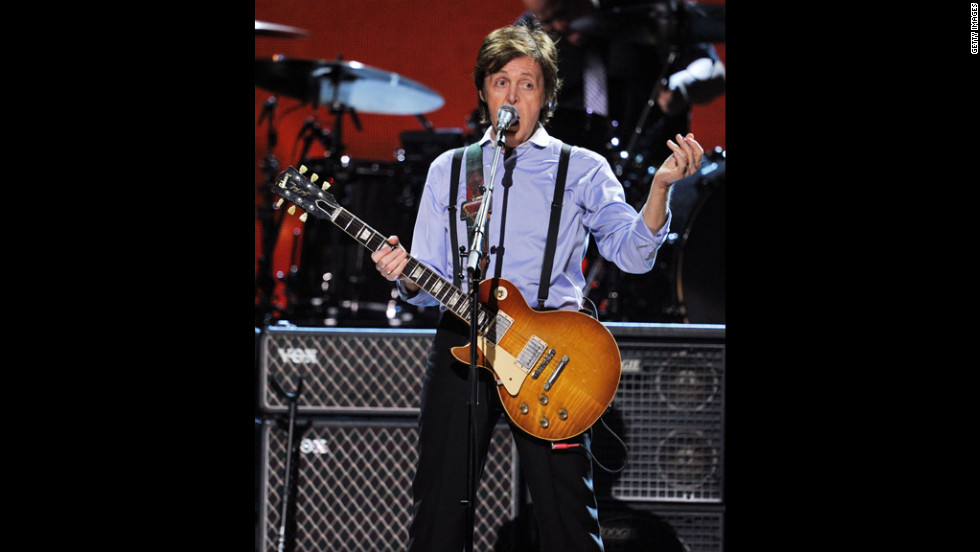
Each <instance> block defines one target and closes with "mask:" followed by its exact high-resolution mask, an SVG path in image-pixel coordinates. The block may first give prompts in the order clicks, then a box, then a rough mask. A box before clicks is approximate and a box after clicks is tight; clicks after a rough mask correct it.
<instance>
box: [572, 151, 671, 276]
mask: <svg viewBox="0 0 980 552" xmlns="http://www.w3.org/2000/svg"><path fill="white" fill-rule="evenodd" d="M587 159H588V161H589V163H588V164H587V166H586V170H585V171H584V172H583V173H582V176H581V179H582V180H581V181H580V182H579V187H580V189H581V197H580V201H581V202H582V205H583V207H584V209H585V218H584V222H585V224H586V225H587V226H588V227H589V228H590V229H591V231H592V235H593V237H594V238H595V240H596V247H597V248H598V250H599V254H600V255H602V257H603V258H605V259H607V260H609V261H611V262H612V263H614V264H615V265H616V266H618V267H619V268H620V269H622V270H623V271H624V272H627V273H632V274H642V273H645V272H649V271H650V270H652V269H653V266H654V263H655V262H656V258H657V251H659V249H660V246H662V245H663V243H664V242H665V241H666V239H667V234H668V233H669V232H670V223H671V220H672V218H673V217H672V213H671V211H670V208H669V207H668V209H667V220H666V222H664V225H663V226H662V227H661V228H659V229H658V230H657V231H656V232H654V231H652V230H650V228H649V227H647V225H646V223H645V222H644V221H643V215H642V213H640V212H638V211H637V210H636V208H634V207H633V206H632V205H630V204H629V203H627V202H626V193H625V192H624V190H623V185H622V184H621V183H620V182H619V180H617V179H616V176H615V175H614V174H613V172H612V168H611V167H610V166H609V163H608V162H606V160H605V159H602V158H595V159H593V158H591V157H589V158H587ZM589 165H591V166H589Z"/></svg>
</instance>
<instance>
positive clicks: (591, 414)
mask: <svg viewBox="0 0 980 552" xmlns="http://www.w3.org/2000/svg"><path fill="white" fill-rule="evenodd" d="M305 172H306V169H305V167H303V168H301V169H300V170H297V169H295V168H293V167H289V168H288V169H286V170H285V171H283V172H282V173H280V174H279V176H278V177H277V178H276V181H275V182H274V183H273V185H272V188H273V191H274V192H275V193H276V195H278V196H280V197H282V198H284V199H285V200H288V201H290V202H292V203H294V204H295V205H296V206H298V207H299V208H301V209H302V210H303V211H305V213H311V214H312V215H313V216H315V217H317V218H321V219H327V220H330V221H331V222H333V223H334V224H335V225H337V226H338V227H340V228H341V229H343V230H344V232H346V233H347V234H349V235H350V236H351V237H353V238H354V239H355V240H357V241H358V242H360V243H361V245H363V246H365V247H366V248H368V249H369V250H371V251H377V250H378V249H380V248H382V247H384V246H386V245H388V240H387V237H385V236H383V235H382V234H380V233H378V232H377V231H375V230H374V229H373V228H371V227H370V226H368V225H367V224H365V223H364V222H362V221H361V220H360V219H358V218H357V217H355V216H354V215H353V214H351V213H350V212H349V211H347V210H346V209H344V208H343V207H341V206H340V205H339V204H338V203H337V201H336V200H335V199H334V198H333V196H332V195H331V194H329V193H327V191H326V189H327V187H328V186H326V185H325V186H323V188H321V187H319V186H317V185H316V184H315V183H314V182H315V181H316V180H317V176H316V175H312V176H311V177H310V178H307V177H306V176H305ZM305 213H304V216H305ZM402 274H403V275H404V276H405V277H407V278H408V279H409V280H411V281H412V282H415V283H416V284H418V285H419V286H420V287H421V288H422V289H423V290H424V291H426V292H427V293H429V294H430V295H432V297H434V298H435V299H437V300H438V301H439V302H440V303H441V304H443V305H444V306H445V307H446V308H448V309H449V310H450V311H452V313H453V314H455V315H456V316H458V317H459V318H460V319H462V320H463V321H465V322H467V323H470V320H471V316H472V312H471V310H470V309H471V305H470V303H471V297H470V296H469V295H468V294H466V293H465V292H464V291H463V290H461V289H460V288H459V287H457V286H455V285H453V283H452V282H451V281H449V280H446V279H445V278H443V277H442V276H440V275H439V274H437V273H436V272H434V271H433V270H432V269H430V268H428V267H427V266H425V265H424V264H422V263H421V262H419V261H418V260H416V259H415V258H413V257H411V256H410V257H409V260H408V265H407V266H406V267H405V270H403V271H402ZM478 302H479V306H478V311H477V318H476V320H477V349H478V353H477V364H478V365H479V366H480V367H481V368H484V369H487V370H490V371H491V372H492V373H493V374H494V376H495V377H496V380H497V392H498V394H499V395H500V400H501V402H502V403H503V406H504V410H505V411H506V412H507V415H508V416H509V417H510V419H511V420H513V422H514V424H516V425H517V426H518V427H520V428H521V429H522V430H524V431H525V432H527V433H529V434H531V435H533V436H535V437H539V438H541V439H546V440H549V441H559V440H563V439H569V438H571V437H575V436H576V435H579V434H580V433H582V432H584V431H585V430H587V429H588V428H589V427H591V426H592V424H594V423H595V422H596V420H598V419H599V417H600V416H602V415H603V413H605V411H606V409H607V408H608V407H609V404H610V403H611V402H612V400H613V397H614V396H615V394H616V389H617V388H618V387H619V377H620V372H621V371H622V363H621V360H620V356H619V347H618V346H617V344H616V340H615V339H614V338H613V336H612V334H611V333H609V330H608V329H606V327H605V326H603V325H602V324H601V323H600V322H599V321H598V320H596V319H595V318H592V317H590V316H588V315H586V314H583V313H580V312H577V311H568V310H555V311H535V310H533V309H532V308H530V307H529V306H528V304H527V302H526V301H525V300H524V297H523V296H522V295H521V292H520V291H519V290H518V289H517V288H516V287H515V286H514V284H512V283H511V282H509V281H507V280H504V279H501V278H490V279H486V280H483V281H482V282H480V285H479V293H478ZM452 353H453V356H455V357H456V358H457V359H459V361H460V362H463V363H466V364H469V363H470V358H471V355H470V353H471V350H470V345H469V344H467V345H465V346H462V347H455V348H453V350H452Z"/></svg>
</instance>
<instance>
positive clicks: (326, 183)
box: [320, 181, 330, 192]
mask: <svg viewBox="0 0 980 552" xmlns="http://www.w3.org/2000/svg"><path fill="white" fill-rule="evenodd" d="M320 189H321V190H323V191H324V192H325V191H327V190H329V189H330V183H329V182H327V181H323V186H320Z"/></svg>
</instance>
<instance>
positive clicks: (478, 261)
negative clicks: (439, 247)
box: [463, 131, 504, 552]
mask: <svg viewBox="0 0 980 552" xmlns="http://www.w3.org/2000/svg"><path fill="white" fill-rule="evenodd" d="M503 143H504V137H503V132H500V131H498V132H497V139H496V142H495V143H494V146H493V165H491V168H490V180H489V184H485V185H484V187H483V198H482V199H481V200H480V209H479V211H477V214H476V220H475V221H474V223H473V227H474V228H473V242H472V243H471V244H470V251H469V260H468V262H467V273H468V274H469V293H470V371H469V386H470V420H469V435H468V438H467V455H468V461H467V463H466V465H467V467H466V469H467V472H466V483H467V485H466V498H465V499H464V500H463V503H464V504H463V505H464V506H465V508H466V526H467V528H468V529H469V537H468V538H467V540H466V548H465V550H466V551H467V552H472V550H473V531H474V527H475V521H476V502H475V501H476V496H475V495H476V474H477V471H478V469H477V462H478V459H477V457H476V423H477V420H476V406H477V404H479V393H478V392H477V371H478V370H477V368H478V366H477V356H478V355H477V353H478V351H479V348H478V346H477V339H478V333H479V332H477V327H476V326H477V322H478V320H479V312H480V301H479V299H480V292H479V281H480V278H481V277H482V276H483V274H482V267H483V266H486V262H489V260H488V253H486V252H484V251H483V236H484V235H485V234H486V226H487V215H488V213H489V212H490V204H491V197H492V195H493V181H494V178H496V174H497V160H498V159H499V158H500V148H501V146H502V145H503ZM484 261H486V262H484Z"/></svg>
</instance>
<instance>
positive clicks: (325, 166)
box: [255, 2, 724, 326]
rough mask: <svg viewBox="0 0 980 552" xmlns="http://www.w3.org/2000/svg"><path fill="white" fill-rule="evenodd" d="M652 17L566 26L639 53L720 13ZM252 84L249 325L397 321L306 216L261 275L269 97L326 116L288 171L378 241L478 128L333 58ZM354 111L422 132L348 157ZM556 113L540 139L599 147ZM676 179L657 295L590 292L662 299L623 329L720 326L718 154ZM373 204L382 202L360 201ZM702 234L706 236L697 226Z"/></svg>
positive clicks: (720, 29) (611, 16)
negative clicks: (255, 245) (312, 178)
mask: <svg viewBox="0 0 980 552" xmlns="http://www.w3.org/2000/svg"><path fill="white" fill-rule="evenodd" d="M672 3H673V2H671V4H672ZM660 9H662V8H659V7H657V8H651V7H649V6H635V7H630V8H622V9H620V8H616V9H613V10H606V11H603V12H599V13H597V14H594V15H592V16H588V17H585V18H582V19H579V20H576V21H574V22H572V26H573V28H578V29H579V30H580V31H582V32H586V33H591V34H595V35H597V36H620V37H626V38H628V39H629V40H633V41H636V42H638V43H644V44H661V43H663V42H664V41H668V42H671V41H675V40H692V39H695V38H697V39H699V40H706V41H711V42H720V41H722V40H724V23H723V20H724V12H723V10H724V7H723V6H722V7H720V10H721V12H720V13H719V12H718V9H717V8H715V7H714V6H709V5H700V9H694V8H688V9H685V10H679V11H678V10H675V11H672V12H671V15H672V16H676V15H677V14H683V16H684V17H685V21H684V24H683V25H680V26H678V25H675V24H668V25H664V24H663V22H664V21H665V20H672V19H671V18H668V17H665V16H664V14H663V13H661V12H659V11H657V10H660ZM644 22H646V23H644ZM678 29H682V30H683V32H678ZM255 35H256V36H267V37H277V38H287V39H294V38H305V37H309V36H311V33H310V32H309V31H307V30H305V29H300V28H297V27H291V26H287V25H280V24H276V23H269V22H263V21H258V20H256V21H255ZM255 85H256V87H258V88H260V89H262V90H264V91H268V92H271V93H272V95H271V96H270V97H269V99H268V100H266V102H265V103H264V106H263V109H262V113H261V114H260V116H259V120H258V124H259V126H261V125H263V124H266V125H267V135H266V141H267V155H266V157H265V158H264V159H263V160H262V161H261V162H260V166H261V168H262V171H263V174H264V178H265V182H264V183H263V185H262V186H260V188H259V189H260V193H261V194H262V195H263V202H262V204H261V205H259V206H258V208H257V219H258V220H259V221H260V222H261V228H262V232H261V235H262V240H261V246H260V251H258V252H257V253H258V271H257V276H256V288H255V289H256V325H257V326H265V325H268V324H270V323H275V322H276V321H277V320H282V319H285V320H289V321H290V322H292V323H294V324H297V325H304V326H307V325H309V326H319V325H332V324H337V325H355V326H357V325H360V326H377V325H395V324H401V323H400V322H398V320H399V319H398V317H394V316H393V314H392V313H393V311H398V310H404V309H405V306H404V305H398V304H397V302H396V301H395V298H394V296H393V290H392V289H391V286H390V284H389V283H388V282H387V281H384V280H383V279H382V278H378V277H376V275H374V274H373V273H372V271H371V267H370V258H369V257H368V256H367V255H366V252H365V251H364V250H363V248H362V247H361V246H360V244H358V243H356V242H354V241H353V240H351V239H350V238H349V237H348V236H346V235H343V234H342V232H341V231H340V230H339V229H338V228H336V227H334V226H333V225H332V224H331V223H329V222H328V221H323V220H319V219H316V218H314V217H311V218H309V219H307V220H306V222H305V223H303V227H302V231H301V232H300V231H295V230H294V232H293V244H292V252H291V261H290V269H289V272H288V274H283V273H282V272H279V273H277V274H275V275H274V274H273V272H274V270H273V255H274V253H275V249H276V247H277V243H278V242H279V239H280V233H281V230H282V228H283V222H284V220H285V219H286V217H287V213H286V211H287V209H285V208H280V205H279V202H278V201H277V200H278V198H276V197H275V196H274V195H273V194H272V192H271V191H270V188H269V186H270V185H271V183H272V182H273V181H274V179H275V178H276V176H277V175H278V174H279V173H280V172H281V171H282V170H283V169H285V167H282V166H280V163H279V161H278V160H277V159H276V156H275V155H274V150H275V149H276V147H277V142H278V136H277V130H276V113H275V112H276V109H277V107H278V100H279V98H280V97H287V98H291V99H294V100H299V101H300V103H301V105H300V107H305V106H309V107H310V108H311V109H312V110H313V112H314V115H315V114H316V112H317V111H318V110H320V109H321V108H323V109H326V110H327V111H328V112H329V113H330V114H331V115H332V117H333V122H332V126H330V128H324V127H323V126H321V125H320V123H319V122H318V120H317V119H316V117H315V116H310V117H309V118H307V119H306V122H305V123H304V124H303V126H302V129H301V130H300V135H299V136H298V137H297V144H299V143H300V142H301V143H302V151H301V153H300V155H299V161H298V162H299V164H304V165H306V166H307V167H308V168H310V169H311V171H312V172H313V173H315V174H317V175H318V176H319V177H320V178H322V179H325V180H326V179H329V180H330V181H331V182H333V185H332V187H331V189H330V192H331V193H332V194H333V195H334V196H336V199H337V200H338V202H340V203H341V204H342V205H345V206H347V208H348V209H349V210H350V211H351V212H352V213H355V214H358V213H360V214H362V215H364V216H365V220H366V221H368V220H379V221H384V225H385V227H384V228H383V229H382V228H379V230H381V231H382V232H383V233H386V234H399V235H408V236H410V235H411V232H412V228H413V226H414V217H415V210H416V208H415V202H416V201H417V200H418V196H419V195H420V194H421V187H422V185H423V184H424V180H425V175H426V173H427V170H428V165H429V163H431V161H432V160H433V159H435V157H436V156H437V155H438V154H440V153H442V152H443V151H446V150H448V149H450V148H453V147H458V146H463V145H466V144H468V143H471V142H472V141H475V139H477V138H478V137H479V136H480V135H481V134H482V130H483V129H482V128H475V127H476V124H475V123H473V121H470V122H469V124H470V130H471V131H472V133H470V134H468V135H465V136H464V135H463V133H462V131H461V130H458V129H451V130H449V131H445V130H440V131H437V130H435V129H434V128H433V127H432V125H431V124H429V122H428V121H427V120H426V119H425V117H424V114H426V113H430V112H432V111H435V110H437V109H439V108H440V107H442V106H443V105H444V103H445V101H444V99H443V97H442V96H441V95H440V94H439V93H438V92H436V91H435V90H432V89H431V88H429V87H427V86H425V85H424V84H422V83H419V82H416V81H414V80H411V79H409V78H406V77H404V76H402V75H399V74H398V73H395V72H392V71H387V70H384V69H379V68H376V67H371V66H368V65H365V64H363V63H360V62H358V61H353V60H344V59H342V58H340V57H338V58H337V59H335V60H323V59H316V60H312V59H293V58H289V57H286V56H283V55H275V56H271V57H268V58H257V59H256V60H255ZM359 113H365V114H367V113H370V114H381V115H410V116H414V117H416V118H417V119H418V120H419V121H420V122H421V123H422V124H423V126H424V127H425V130H423V131H405V132H402V133H401V136H400V137H401V140H402V148H400V149H399V156H398V157H397V158H396V160H393V161H377V160H356V159H351V158H350V156H348V155H347V152H346V145H345V144H344V122H345V119H349V120H350V121H351V122H353V124H354V125H355V126H356V127H357V129H358V130H360V129H361V128H362V127H361V122H360V119H359V117H358V114H359ZM566 115H568V116H566V117H561V118H557V119H556V122H555V124H554V126H553V127H549V132H551V133H552V135H554V136H556V137H558V138H561V139H563V140H565V141H568V142H570V143H573V144H576V145H581V146H583V147H588V148H590V149H593V150H595V151H599V152H600V153H602V152H603V150H604V149H605V150H608V149H610V148H609V146H608V143H607V140H608V138H609V136H607V135H606V134H604V133H605V132H606V130H607V127H605V126H603V122H602V121H599V120H598V118H596V117H588V116H586V118H585V119H582V118H575V117H574V116H572V115H573V114H566ZM583 116H584V115H583ZM593 125H594V126H595V128H592V126H593ZM314 143H317V144H319V145H320V146H322V149H323V150H324V153H323V155H322V156H308V154H309V151H310V148H311V147H312V145H313V144H314ZM630 147H631V148H632V147H635V145H634V144H630ZM641 147H642V146H641ZM685 180H686V182H685V181H681V182H679V183H678V184H677V185H675V191H674V198H675V199H674V213H675V219H674V220H675V222H674V228H676V229H677V231H676V232H675V233H674V234H672V236H671V239H670V242H669V243H668V245H667V247H666V248H665V249H666V251H664V252H665V253H669V254H668V255H664V254H663V253H662V254H661V257H665V256H666V257H669V259H668V261H667V262H666V263H665V262H663V261H661V262H660V263H658V267H657V268H656V269H655V272H658V273H660V274H661V275H662V278H661V279H663V280H664V282H665V283H664V286H665V289H661V290H659V291H657V290H651V289H645V290H642V289H637V290H630V289H627V287H628V286H627V287H624V288H623V289H620V290H617V289H615V288H616V286H617V285H619V283H618V282H615V281H613V282H611V283H610V282H605V283H606V284H607V285H605V286H603V287H604V288H608V289H603V290H602V292H603V293H608V294H610V297H602V298H599V299H600V300H602V301H606V300H608V299H613V297H611V296H613V295H616V296H618V300H621V301H624V302H632V303H634V304H639V303H638V302H637V301H633V300H632V299H631V298H630V297H629V295H630V294H631V293H633V292H635V293H636V295H637V296H645V295H650V294H651V293H657V294H660V295H666V296H669V298H668V299H667V300H666V301H665V302H662V304H659V305H647V306H646V307H644V308H649V309H651V310H653V311H659V312H650V313H649V316H648V317H646V318H643V317H640V318H639V319H635V320H633V321H640V322H646V321H650V322H692V323H722V324H723V323H724V279H723V274H724V242H723V236H724V232H723V229H724V193H723V192H724V186H723V183H724V153H723V152H720V151H715V152H714V153H712V154H706V163H705V168H703V169H702V171H701V172H700V173H699V174H697V175H694V176H693V177H689V178H688V179H685ZM379 197H383V198H385V200H384V201H382V202H378V203H380V204H370V205H369V204H368V203H369V200H373V199H377V198H379ZM368 215H369V216H370V218H367V217H368ZM706 225H708V228H704V227H705V226H706ZM719 237H720V238H721V240H719V239H718V238H719ZM719 263H720V266H719ZM601 269H602V267H601V266H597V267H593V268H592V270H591V271H590V273H588V274H587V281H588V282H589V283H590V284H591V285H590V286H589V287H587V289H586V290H585V293H586V296H587V297H588V296H589V291H590V288H591V289H592V290H598V288H599V286H597V285H596V283H597V282H598V281H599V280H600V279H602V278H603V275H602V274H600V272H601ZM606 272H612V271H608V270H607V271H606ZM719 278H720V279H719ZM279 284H282V285H283V286H284V288H285V298H286V301H285V307H282V306H281V304H282V303H281V300H280V299H279V297H280V296H279V292H278V291H277V289H278V286H279ZM666 288H672V289H666ZM590 299H596V297H595V296H593V297H590ZM640 303H642V302H640ZM664 305H666V306H664ZM436 314H437V313H428V314H427V315H428V316H430V317H434V316H436ZM420 315H422V316H420ZM413 316H414V317H415V321H416V322H417V323H421V324H433V323H434V322H435V319H434V318H428V319H427V318H426V317H425V316H426V315H425V313H420V312H418V311H417V310H414V309H409V310H408V314H407V315H406V317H405V318H404V320H406V321H408V320H412V317H413ZM408 323H409V324H410V323H411V322H408Z"/></svg>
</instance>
